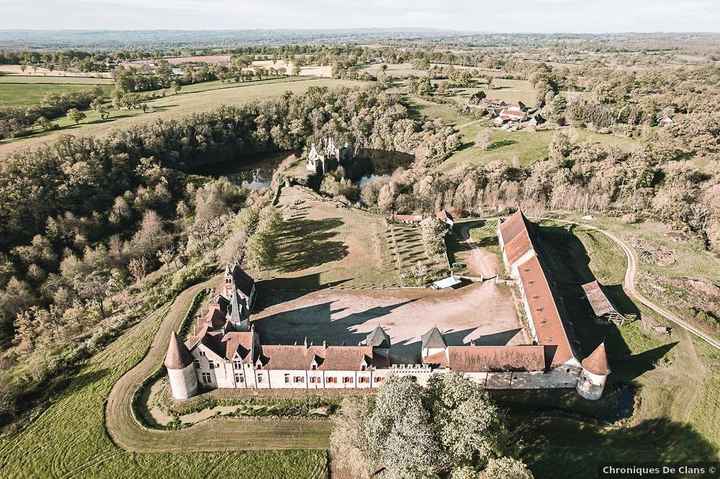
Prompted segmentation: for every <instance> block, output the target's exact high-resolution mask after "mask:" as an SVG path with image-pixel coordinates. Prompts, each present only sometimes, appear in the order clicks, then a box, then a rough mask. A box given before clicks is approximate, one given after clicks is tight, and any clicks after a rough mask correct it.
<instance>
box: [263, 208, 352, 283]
mask: <svg viewBox="0 0 720 479" xmlns="http://www.w3.org/2000/svg"><path fill="white" fill-rule="evenodd" d="M342 225H343V222H342V220H341V219H340V218H324V219H321V220H312V219H308V218H306V217H304V215H296V216H295V217H293V218H292V219H290V220H288V221H284V222H283V224H282V226H281V228H280V230H279V231H278V233H277V235H276V236H275V238H276V242H275V245H276V247H277V256H276V259H275V266H276V268H277V269H278V270H279V271H281V272H285V273H290V272H294V271H300V270H303V269H307V268H312V267H315V266H321V265H323V264H326V263H329V262H332V261H339V260H341V259H343V258H344V257H346V256H347V255H348V247H347V246H346V245H345V243H344V242H342V241H337V240H334V239H333V238H336V237H337V236H338V232H337V231H336V230H337V228H339V227H341V226H342Z"/></svg>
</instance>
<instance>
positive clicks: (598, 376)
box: [576, 343, 610, 401]
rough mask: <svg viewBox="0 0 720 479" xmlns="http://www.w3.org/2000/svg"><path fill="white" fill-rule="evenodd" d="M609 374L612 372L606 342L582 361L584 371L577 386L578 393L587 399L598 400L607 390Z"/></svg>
mask: <svg viewBox="0 0 720 479" xmlns="http://www.w3.org/2000/svg"><path fill="white" fill-rule="evenodd" d="M608 374H610V367H609V366H608V360H607V354H606V352H605V343H600V346H598V347H597V348H595V351H593V352H592V354H591V355H590V356H588V357H586V358H585V359H583V361H582V373H581V374H580V377H579V378H578V382H577V387H576V389H577V392H578V394H580V395H581V396H582V397H584V398H585V399H589V400H591V401H597V400H598V399H600V398H601V397H602V394H603V391H604V390H605V382H606V381H607V377H608Z"/></svg>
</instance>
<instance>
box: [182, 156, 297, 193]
mask: <svg viewBox="0 0 720 479" xmlns="http://www.w3.org/2000/svg"><path fill="white" fill-rule="evenodd" d="M288 155H289V153H287V152H280V153H264V154H258V155H249V156H245V157H240V158H237V159H234V160H230V161H223V162H219V163H213V164H209V165H205V166H202V167H200V168H196V169H195V170H194V171H193V172H192V173H194V174H197V175H202V176H209V177H212V178H223V177H224V178H227V179H228V180H230V181H231V182H233V183H234V184H236V185H238V186H242V187H243V188H247V189H249V190H254V191H260V190H264V189H266V188H269V187H270V183H271V181H272V177H273V174H274V173H275V169H276V168H277V167H278V165H279V164H280V163H281V162H282V161H283V160H284V159H285V158H287V157H288Z"/></svg>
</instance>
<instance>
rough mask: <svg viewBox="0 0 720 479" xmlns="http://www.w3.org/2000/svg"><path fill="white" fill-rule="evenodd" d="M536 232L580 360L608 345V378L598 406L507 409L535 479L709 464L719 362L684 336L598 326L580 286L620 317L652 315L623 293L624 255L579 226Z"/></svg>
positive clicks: (716, 441) (537, 404)
mask: <svg viewBox="0 0 720 479" xmlns="http://www.w3.org/2000/svg"><path fill="white" fill-rule="evenodd" d="M541 231H542V239H541V246H542V248H543V250H544V251H545V252H546V254H545V255H544V256H543V258H546V260H545V263H546V267H547V268H548V271H549V274H550V276H551V279H553V280H554V284H555V288H556V290H557V291H558V292H559V293H560V295H561V296H562V298H563V301H562V303H561V306H562V308H561V310H562V311H565V312H566V313H567V317H568V318H572V323H573V325H574V331H575V334H576V336H577V337H578V339H579V340H580V345H581V349H582V354H583V355H586V354H588V353H589V352H590V349H591V348H592V347H594V345H596V344H597V343H598V342H600V341H605V343H606V345H607V348H608V355H609V359H610V365H611V368H612V370H613V374H612V375H611V376H610V382H609V384H608V387H607V388H606V393H605V398H604V399H603V400H602V401H600V402H598V403H588V402H586V401H583V400H578V399H574V400H573V401H572V402H573V404H572V405H567V404H564V403H562V401H560V400H556V401H549V402H548V401H539V400H536V399H535V400H533V402H530V401H528V402H526V403H525V404H520V405H518V404H511V405H510V406H509V412H510V421H511V423H512V424H513V432H514V433H515V434H517V436H518V438H519V440H521V441H522V446H521V448H522V451H523V452H522V455H523V457H524V458H525V460H526V461H527V462H528V463H529V464H530V465H531V468H532V469H533V472H534V473H535V475H536V477H558V478H561V477H567V478H575V477H585V476H587V474H588V472H587V471H595V470H597V467H598V465H599V464H601V463H603V462H623V461H628V462H634V463H637V462H648V461H667V462H673V461H674V462H680V461H703V460H714V459H716V458H717V451H718V446H720V422H719V420H718V417H720V403H719V402H718V400H717V397H718V396H717V393H718V388H720V375H719V374H718V371H720V354H718V352H717V351H713V350H710V348H709V347H708V346H706V345H705V344H704V343H701V342H699V341H698V340H695V339H694V338H692V337H690V336H689V335H688V334H686V333H685V332H684V331H682V330H677V331H676V332H675V331H674V332H673V337H672V338H668V337H667V336H657V335H655V334H653V333H647V332H645V331H643V330H642V329H641V327H640V324H639V322H635V323H631V324H628V325H625V326H623V327H622V328H618V327H615V326H602V325H599V324H597V323H596V322H595V321H594V320H593V319H592V315H591V313H590V311H589V305H587V303H586V302H585V301H584V299H582V296H581V294H579V292H578V288H579V287H578V284H579V283H581V282H584V281H586V280H589V279H592V277H596V278H598V279H599V280H600V281H601V282H602V283H603V284H604V285H606V286H608V289H607V293H608V296H609V297H610V299H611V301H613V302H614V303H615V305H616V306H617V307H618V308H619V309H620V310H621V312H623V313H627V312H633V313H635V314H642V315H650V314H651V313H649V312H648V311H646V310H644V309H643V308H637V307H636V306H635V305H634V304H633V303H632V301H630V300H629V299H628V298H627V297H626V296H625V295H624V293H623V291H622V287H621V286H620V284H621V282H622V278H623V272H624V266H625V258H624V255H623V253H622V252H621V251H620V250H619V249H618V248H617V247H616V246H615V245H614V244H613V243H612V242H611V241H610V240H609V239H608V238H606V237H604V236H603V235H602V234H600V233H597V232H594V231H590V230H588V229H585V228H582V227H568V226H566V225H562V224H558V223H552V222H545V223H544V224H543V228H542V230H541ZM655 320H656V321H659V322H661V320H659V319H657V318H656V319H655ZM676 329H677V328H676ZM628 385H631V387H634V388H636V390H637V392H636V394H635V401H634V406H633V401H632V399H631V398H626V399H622V398H623V396H624V395H626V393H623V390H625V388H627V387H628ZM559 395H560V393H558V396H559ZM628 407H631V408H632V409H633V413H632V415H631V416H630V417H629V418H627V419H624V420H622V421H621V422H618V423H615V424H607V423H597V422H596V420H590V421H588V420H582V421H580V420H576V419H573V418H571V417H570V416H569V415H568V414H567V413H568V412H570V413H572V414H580V415H581V416H589V417H597V414H596V413H588V411H590V410H592V409H594V410H598V411H599V410H608V411H612V410H613V409H618V410H620V409H623V408H628ZM612 420H614V419H611V421H612ZM588 477H589V476H588Z"/></svg>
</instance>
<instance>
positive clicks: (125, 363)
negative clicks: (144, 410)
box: [0, 295, 327, 479]
mask: <svg viewBox="0 0 720 479" xmlns="http://www.w3.org/2000/svg"><path fill="white" fill-rule="evenodd" d="M186 296H187V297H188V299H191V298H192V297H193V296H194V295H186ZM168 311H169V308H168V307H167V306H166V307H164V308H161V309H160V310H159V311H158V312H157V313H155V314H153V315H151V316H149V317H148V318H146V319H145V320H144V321H142V322H141V323H140V324H138V325H137V326H135V327H133V328H132V329H130V330H129V331H128V332H127V333H125V334H124V335H123V336H121V337H120V338H119V339H117V340H116V341H114V342H113V343H111V344H110V345H109V346H107V347H106V349H105V350H104V351H102V352H101V353H99V354H97V355H95V356H94V357H93V358H92V359H90V360H89V361H88V363H87V365H86V366H85V367H83V368H82V369H81V370H80V372H79V373H78V374H77V376H76V377H75V378H74V379H73V380H72V382H71V384H70V385H69V387H68V388H67V389H66V390H65V391H64V392H63V393H62V394H61V395H60V396H59V397H58V398H57V399H56V400H55V401H54V402H53V403H52V404H51V405H49V406H48V408H47V409H46V410H45V411H44V412H43V413H42V414H41V415H40V416H39V417H38V418H36V419H35V420H34V421H33V422H32V423H31V424H30V425H29V426H27V427H26V428H25V429H24V430H22V431H21V432H19V433H16V434H14V435H12V436H9V437H4V438H2V439H0V470H1V471H2V476H3V477H7V478H26V477H43V478H60V477H98V478H103V477H107V478H118V477H122V478H154V477H157V478H162V477H205V476H207V475H208V474H211V475H213V476H218V477H219V476H230V475H232V477H241V478H256V477H268V478H278V479H280V478H284V477H300V478H320V477H325V474H326V472H325V471H326V462H327V459H326V454H325V451H323V450H315V451H300V450H289V451H256V452H232V451H228V452H210V453H202V452H183V453H180V452H177V453H174V452H173V453H171V452H162V451H163V450H173V447H175V446H177V445H176V444H174V443H175V442H177V441H178V440H179V441H180V442H181V444H182V445H183V447H185V448H188V447H190V448H193V446H192V445H193V444H195V443H194V442H193V441H192V439H191V437H190V435H188V434H187V433H189V432H191V431H192V429H190V430H182V431H172V432H164V434H162V433H163V432H160V431H158V432H157V433H158V434H159V436H158V437H159V438H156V439H154V440H152V441H149V442H146V443H145V444H144V446H146V447H147V448H148V449H149V450H154V451H157V452H153V453H141V452H128V451H126V450H124V449H121V448H119V447H117V446H116V445H115V444H114V443H113V441H111V439H110V437H109V436H108V433H107V430H106V424H105V406H106V404H105V403H106V401H107V398H108V395H109V393H110V390H111V388H112V387H113V385H114V384H115V383H116V381H118V379H119V378H120V377H121V376H123V375H124V374H125V372H126V371H128V370H129V369H130V368H132V367H133V366H134V365H135V364H136V363H137V362H138V361H140V359H141V358H142V357H143V356H144V355H145V353H146V351H147V349H148V347H149V346H150V343H151V341H152V340H153V338H154V337H155V335H156V333H157V332H158V328H159V327H160V324H161V322H162V321H163V319H165V317H166V314H168ZM125 413H127V411H126V412H125ZM112 417H113V418H116V419H118V418H120V417H121V414H120V412H118V415H115V414H113V416H112ZM119 420H120V421H121V422H122V420H121V419H119ZM224 424H225V423H222V422H220V423H218V422H215V424H213V425H212V427H210V428H208V427H206V428H205V429H204V431H203V430H201V432H200V435H201V436H203V437H204V438H201V439H200V440H199V443H203V444H204V445H205V447H210V448H215V449H216V450H218V451H221V450H223V449H228V448H232V447H236V446H234V444H237V441H236V439H233V438H232V435H233V434H232V433H231V432H232V431H228V433H229V434H228V435H226V434H225V432H224V427H225V426H224ZM228 424H229V427H231V428H232V430H234V431H237V432H239V433H243V434H245V436H247V437H248V438H253V437H254V438H255V439H257V438H258V437H259V438H261V440H263V441H269V440H270V439H269V438H268V437H265V436H263V435H262V434H260V435H259V436H256V434H258V433H259V431H254V430H255V429H256V427H257V426H256V424H255V423H244V422H243V423H240V424H239V425H238V424H235V425H234V426H233V425H232V424H231V423H228ZM258 424H259V423H258ZM238 426H240V427H238ZM176 433H186V435H185V436H184V437H180V436H177V435H175V434H176ZM144 434H147V435H149V436H152V434H150V433H148V432H145V433H144ZM276 434H277V432H276ZM277 437H283V436H282V435H279V436H277ZM199 443H198V444H199ZM267 445H268V447H270V448H271V447H272V443H271V442H268V443H267Z"/></svg>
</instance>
